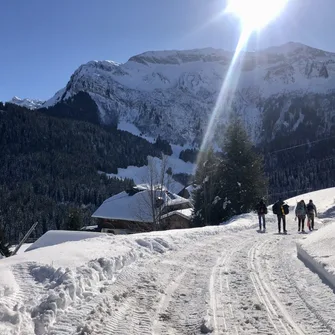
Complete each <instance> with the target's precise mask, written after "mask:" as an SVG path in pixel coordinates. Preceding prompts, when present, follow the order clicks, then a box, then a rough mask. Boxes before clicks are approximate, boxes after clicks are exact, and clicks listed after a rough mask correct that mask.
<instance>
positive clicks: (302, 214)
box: [295, 200, 307, 233]
mask: <svg viewBox="0 0 335 335" xmlns="http://www.w3.org/2000/svg"><path fill="white" fill-rule="evenodd" d="M306 214H307V208H306V204H305V201H304V200H300V201H299V202H298V203H297V207H296V208H295V216H296V217H297V218H298V232H300V229H301V232H302V233H304V232H305V219H306Z"/></svg>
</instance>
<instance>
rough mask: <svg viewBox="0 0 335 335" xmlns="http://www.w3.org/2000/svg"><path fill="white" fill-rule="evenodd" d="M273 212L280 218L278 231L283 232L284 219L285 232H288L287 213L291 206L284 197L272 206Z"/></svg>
mask: <svg viewBox="0 0 335 335" xmlns="http://www.w3.org/2000/svg"><path fill="white" fill-rule="evenodd" d="M272 211H273V214H276V215H277V219H278V233H279V234H280V233H281V221H283V232H284V234H286V233H287V230H286V217H285V215H286V214H288V213H289V206H288V205H287V204H286V203H285V202H284V201H283V199H281V198H280V199H279V200H278V201H277V202H275V203H274V205H273V206H272Z"/></svg>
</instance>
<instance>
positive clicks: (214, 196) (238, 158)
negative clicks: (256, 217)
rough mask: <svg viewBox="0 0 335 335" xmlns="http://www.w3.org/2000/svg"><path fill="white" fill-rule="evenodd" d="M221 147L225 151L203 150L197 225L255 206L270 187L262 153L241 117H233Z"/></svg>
mask: <svg viewBox="0 0 335 335" xmlns="http://www.w3.org/2000/svg"><path fill="white" fill-rule="evenodd" d="M221 149H222V153H221V154H215V153H214V152H213V150H210V151H209V152H208V153H207V154H206V155H204V154H203V155H202V159H200V162H199V164H198V168H197V171H196V176H195V183H196V185H197V188H196V190H195V191H194V192H193V195H192V197H193V201H194V216H193V226H195V227H199V226H204V225H215V224H219V223H221V222H222V221H224V220H227V219H229V218H231V217H232V216H234V215H238V214H242V213H247V212H249V211H251V210H253V209H254V208H255V205H256V203H257V202H258V201H259V199H260V197H263V196H264V193H265V191H266V178H265V177H264V174H263V163H262V159H261V156H259V155H258V154H257V153H256V151H255V149H254V147H253V145H252V143H251V141H250V139H249V137H248V134H247V132H246V130H245V129H244V128H243V126H242V124H241V122H240V121H239V120H237V119H233V120H232V121H231V123H230V125H229V126H228V128H227V130H226V132H225V139H224V141H223V143H222V148H221Z"/></svg>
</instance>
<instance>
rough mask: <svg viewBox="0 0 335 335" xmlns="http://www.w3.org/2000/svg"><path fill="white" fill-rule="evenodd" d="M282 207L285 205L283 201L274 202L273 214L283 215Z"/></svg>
mask: <svg viewBox="0 0 335 335" xmlns="http://www.w3.org/2000/svg"><path fill="white" fill-rule="evenodd" d="M284 205H285V202H284V201H280V200H278V201H277V202H275V203H274V205H273V206H272V210H273V214H276V215H285V212H284V208H283V206H284Z"/></svg>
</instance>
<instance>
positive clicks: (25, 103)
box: [8, 97, 45, 109]
mask: <svg viewBox="0 0 335 335" xmlns="http://www.w3.org/2000/svg"><path fill="white" fill-rule="evenodd" d="M8 102H10V103H12V104H15V105H19V106H22V107H27V108H29V109H37V108H41V107H42V105H43V104H44V103H45V101H42V100H38V99H21V98H19V97H14V98H13V99H12V100H10V101H8Z"/></svg>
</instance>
